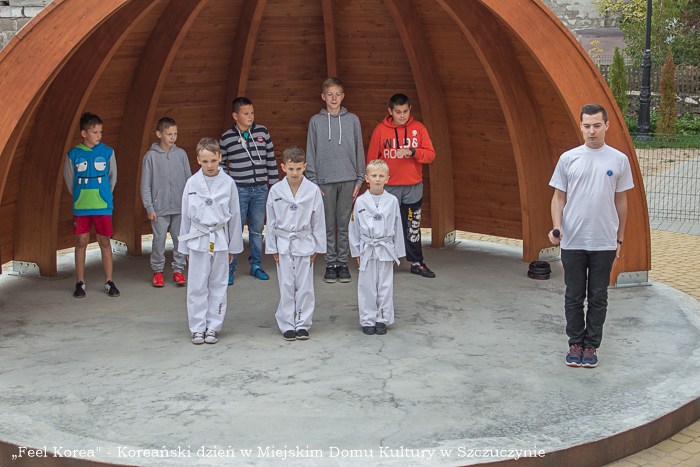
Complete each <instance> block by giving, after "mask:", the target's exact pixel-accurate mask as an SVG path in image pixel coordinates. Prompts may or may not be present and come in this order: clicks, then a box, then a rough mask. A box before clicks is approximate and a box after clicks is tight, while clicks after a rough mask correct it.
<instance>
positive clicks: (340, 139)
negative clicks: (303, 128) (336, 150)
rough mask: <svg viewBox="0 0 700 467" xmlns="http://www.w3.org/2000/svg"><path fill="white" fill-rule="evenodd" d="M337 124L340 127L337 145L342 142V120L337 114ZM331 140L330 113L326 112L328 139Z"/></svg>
mask: <svg viewBox="0 0 700 467" xmlns="http://www.w3.org/2000/svg"><path fill="white" fill-rule="evenodd" d="M338 126H339V127H340V137H339V138H338V146H340V145H341V144H342V142H343V122H342V120H341V119H340V115H338ZM330 140H331V114H330V113H329V114H328V141H330Z"/></svg>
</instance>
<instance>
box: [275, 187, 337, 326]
mask: <svg viewBox="0 0 700 467" xmlns="http://www.w3.org/2000/svg"><path fill="white" fill-rule="evenodd" d="M265 253H267V254H273V253H277V254H278V258H279V264H278V265H277V280H278V281H279V286H280V303H279V306H278V307H277V313H275V318H277V325H278V326H279V328H280V331H282V332H285V331H290V330H294V331H298V330H301V329H305V330H308V329H309V328H310V327H311V318H312V316H313V314H314V306H315V305H316V297H315V295H314V277H313V275H314V270H313V265H312V264H311V256H312V255H313V254H314V253H318V254H325V253H326V219H325V215H324V211H323V197H322V195H321V190H320V189H319V188H318V186H317V185H316V184H314V183H312V182H310V181H309V180H308V179H307V178H306V177H304V178H303V179H302V181H301V185H299V189H298V191H297V194H296V196H294V195H292V189H291V188H290V186H289V182H288V181H287V177H285V178H284V179H283V180H282V181H280V182H278V183H275V184H274V185H273V186H272V188H270V193H269V195H268V197H267V241H266V242H265Z"/></svg>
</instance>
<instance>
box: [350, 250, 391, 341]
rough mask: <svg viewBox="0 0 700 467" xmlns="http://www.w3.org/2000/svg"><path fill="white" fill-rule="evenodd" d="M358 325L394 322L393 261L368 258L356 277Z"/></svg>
mask: <svg viewBox="0 0 700 467" xmlns="http://www.w3.org/2000/svg"><path fill="white" fill-rule="evenodd" d="M357 304H358V306H359V308H360V326H362V327H364V326H375V325H376V324H377V323H385V324H393V323H394V262H393V261H379V260H378V259H370V260H369V261H367V267H366V269H365V270H364V271H360V272H359V275H358V278H357Z"/></svg>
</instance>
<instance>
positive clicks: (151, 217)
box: [148, 211, 158, 224]
mask: <svg viewBox="0 0 700 467" xmlns="http://www.w3.org/2000/svg"><path fill="white" fill-rule="evenodd" d="M148 219H149V220H151V221H153V222H155V223H156V224H157V223H158V216H156V212H155V211H153V212H149V213H148Z"/></svg>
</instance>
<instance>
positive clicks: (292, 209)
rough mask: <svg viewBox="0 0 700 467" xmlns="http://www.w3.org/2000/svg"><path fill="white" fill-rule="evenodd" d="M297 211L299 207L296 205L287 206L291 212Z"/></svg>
mask: <svg viewBox="0 0 700 467" xmlns="http://www.w3.org/2000/svg"><path fill="white" fill-rule="evenodd" d="M298 209H299V206H297V205H296V204H294V203H292V204H291V205H290V206H289V210H290V211H292V212H294V211H296V210H298Z"/></svg>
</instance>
